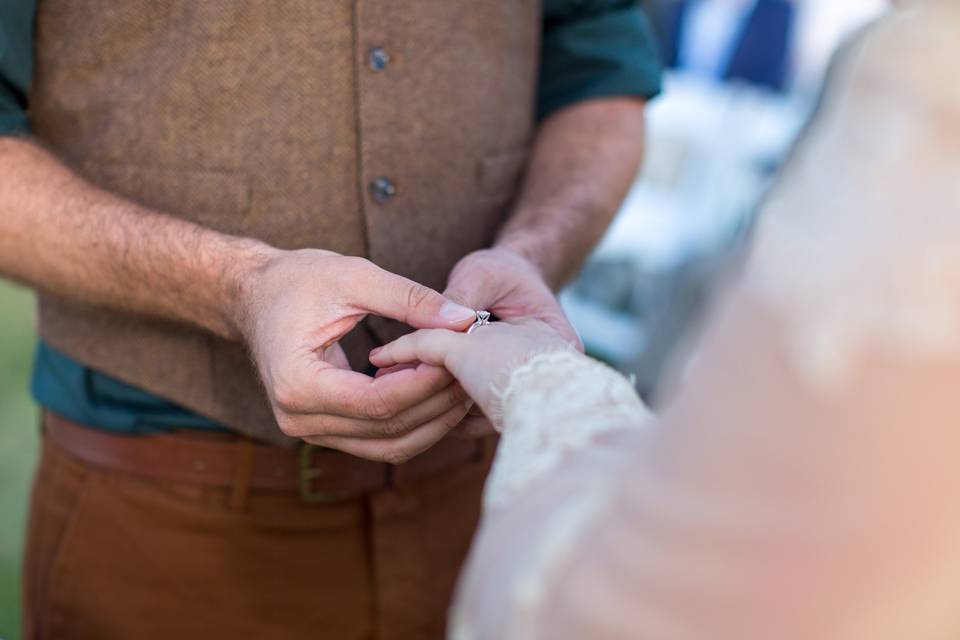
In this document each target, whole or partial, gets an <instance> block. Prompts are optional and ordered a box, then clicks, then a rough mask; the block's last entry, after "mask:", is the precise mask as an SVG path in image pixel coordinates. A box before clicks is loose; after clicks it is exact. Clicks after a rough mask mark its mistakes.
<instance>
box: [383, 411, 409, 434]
mask: <svg viewBox="0 0 960 640" xmlns="http://www.w3.org/2000/svg"><path fill="white" fill-rule="evenodd" d="M410 429H411V427H410V425H409V424H407V421H406V420H404V419H403V418H401V417H399V416H394V417H392V418H389V419H387V420H384V421H383V422H382V423H381V425H380V433H381V434H382V435H383V436H384V437H386V438H396V437H397V436H402V435H404V434H406V433H408V432H409V431H410Z"/></svg>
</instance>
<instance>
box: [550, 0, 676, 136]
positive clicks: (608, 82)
mask: <svg viewBox="0 0 960 640" xmlns="http://www.w3.org/2000/svg"><path fill="white" fill-rule="evenodd" d="M660 82H661V65H660V60H659V57H658V53H657V46H656V41H655V40H654V35H653V30H652V28H651V26H650V22H649V20H648V19H647V16H646V14H645V12H644V11H643V10H642V9H641V7H640V6H639V5H638V4H637V2H636V1H635V0H544V6H543V42H542V45H541V61H540V80H539V87H538V91H539V93H538V99H537V117H538V118H540V119H543V118H545V117H546V116H548V115H550V114H551V113H553V112H554V111H556V110H557V109H560V108H562V107H565V106H567V105H569V104H572V103H574V102H578V101H580V100H587V99H589V98H598V97H604V96H636V97H639V98H645V99H650V98H653V97H654V96H656V95H657V94H658V93H659V92H660Z"/></svg>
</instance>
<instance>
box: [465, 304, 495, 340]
mask: <svg viewBox="0 0 960 640" xmlns="http://www.w3.org/2000/svg"><path fill="white" fill-rule="evenodd" d="M488 324H490V312H489V311H484V310H482V309H481V310H479V311H477V319H476V320H474V322H473V324H472V325H470V328H469V329H467V333H468V334H470V333H473V330H474V329H476V328H477V327H482V326H484V325H488Z"/></svg>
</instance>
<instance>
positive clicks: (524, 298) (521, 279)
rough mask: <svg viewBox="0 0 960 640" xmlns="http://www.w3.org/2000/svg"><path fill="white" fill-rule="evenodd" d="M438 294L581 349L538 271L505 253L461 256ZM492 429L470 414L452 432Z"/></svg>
mask: <svg viewBox="0 0 960 640" xmlns="http://www.w3.org/2000/svg"><path fill="white" fill-rule="evenodd" d="M443 294H444V295H445V296H446V297H447V298H449V299H451V300H455V301H457V302H459V303H461V304H463V305H465V306H467V307H471V308H474V309H486V310H487V311H490V312H491V313H493V314H494V315H495V316H497V317H498V318H499V319H501V320H520V319H524V318H533V319H536V320H540V321H542V322H544V323H546V324H547V325H548V326H550V327H551V328H552V329H553V330H554V331H556V332H557V333H558V334H559V335H560V336H561V337H562V338H564V339H565V340H566V341H567V342H569V343H570V344H572V345H574V346H576V347H577V348H578V349H580V350H582V349H583V345H582V343H581V342H580V338H579V336H578V335H577V332H576V330H575V329H574V328H573V326H572V325H571V324H570V321H569V320H567V316H566V314H564V312H563V309H562V308H561V307H560V303H559V301H558V300H557V298H556V296H554V294H553V292H552V291H551V290H550V287H549V286H548V285H547V283H546V282H545V281H544V278H543V276H542V275H541V273H540V271H539V270H538V269H537V268H536V267H535V266H534V265H533V264H531V263H530V262H529V261H528V260H527V259H526V258H524V257H522V256H521V255H520V254H518V253H515V252H513V251H511V250H509V249H504V248H493V249H485V250H482V251H476V252H474V253H471V254H469V255H467V256H466V257H464V258H463V259H462V260H460V262H458V263H457V265H456V266H455V267H454V268H453V271H452V272H451V273H450V278H449V279H448V281H447V288H446V290H445V291H444V292H443ZM492 430H493V427H492V426H491V425H490V422H489V421H488V420H487V419H486V418H485V417H484V416H483V415H482V414H480V413H479V411H477V410H475V411H473V412H472V413H471V415H470V416H469V417H468V418H467V419H466V420H464V422H463V423H462V424H461V425H460V426H459V427H458V428H457V431H456V432H455V433H457V434H458V435H466V436H480V435H484V434H486V433H489V432H491V431H492Z"/></svg>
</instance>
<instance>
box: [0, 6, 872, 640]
mask: <svg viewBox="0 0 960 640" xmlns="http://www.w3.org/2000/svg"><path fill="white" fill-rule="evenodd" d="M646 5H647V7H648V9H649V11H650V15H651V17H652V18H653V20H654V23H655V25H656V27H657V31H658V33H659V36H660V41H661V45H662V52H663V58H664V60H665V61H666V63H667V64H668V66H669V67H670V70H669V72H668V75H667V79H666V84H665V91H664V93H663V95H662V96H661V97H660V98H658V99H657V100H656V101H655V102H654V103H653V104H652V105H651V106H650V108H649V109H648V137H647V146H648V150H647V160H646V166H645V168H644V171H643V173H642V174H641V176H639V177H638V179H637V182H636V184H635V185H634V187H633V189H632V190H631V192H630V194H629V196H628V197H627V200H626V202H625V204H624V206H623V209H622V211H621V212H620V214H619V216H618V218H617V220H616V222H615V223H614V225H613V227H612V228H611V229H610V231H609V233H608V234H607V235H606V237H605V238H604V240H603V242H602V243H601V245H600V247H599V248H598V250H597V251H596V253H595V254H594V255H593V257H592V258H591V259H590V261H589V263H588V264H587V266H586V268H585V269H584V271H583V273H582V275H581V276H580V277H579V278H578V279H577V280H576V282H574V283H573V284H572V285H571V286H570V287H569V288H568V289H567V290H566V291H564V292H563V294H562V300H563V303H564V306H565V307H566V309H567V311H568V313H569V314H570V316H571V318H572V320H573V322H574V324H575V325H576V326H577V328H578V330H579V331H580V332H581V335H582V337H583V339H584V343H585V345H586V346H587V349H588V351H589V352H590V353H592V354H593V355H595V356H597V357H600V358H602V359H604V360H606V361H608V362H610V363H611V364H613V365H615V366H617V367H618V368H620V369H622V370H624V371H627V372H631V373H635V374H636V376H637V385H638V387H639V389H640V391H641V392H642V393H643V394H644V395H645V396H646V397H648V398H651V397H655V394H656V389H657V383H658V381H659V380H660V377H661V375H662V372H663V365H664V362H665V360H666V359H667V357H668V356H669V354H670V353H671V352H672V351H673V350H674V348H675V347H676V345H677V343H678V342H679V341H680V340H681V339H682V338H683V337H684V335H685V334H686V333H687V332H688V331H689V329H690V327H691V325H692V324H693V322H694V321H695V319H696V318H697V317H698V316H699V314H700V312H701V311H702V309H703V308H704V305H705V304H706V303H707V302H708V301H709V294H710V291H711V290H712V289H713V286H714V284H715V283H716V280H717V278H719V277H721V276H722V275H723V274H724V272H725V271H726V270H728V269H729V267H730V266H731V264H732V262H733V259H734V257H735V256H736V255H737V248H738V247H740V246H742V244H743V242H744V240H745V238H746V236H747V234H748V232H749V229H750V227H751V225H752V223H753V212H754V210H755V205H756V203H757V201H758V200H759V199H760V198H761V197H762V195H763V193H764V191H765V189H766V188H767V186H768V185H769V183H770V181H771V179H772V177H773V176H774V174H775V172H776V171H777V169H778V167H779V166H780V164H781V162H782V161H783V158H784V156H785V154H786V152H787V151H788V149H789V147H790V144H791V142H792V141H793V139H794V137H795V136H796V135H797V133H798V131H799V130H800V128H801V127H802V126H803V123H804V121H805V119H806V118H807V116H808V114H809V113H810V110H811V109H812V108H813V106H814V105H815V102H816V98H817V95H818V92H819V89H820V85H821V82H822V78H823V74H824V71H825V69H826V65H827V62H828V60H829V58H830V55H831V54H832V53H833V51H834V50H835V48H836V47H837V46H838V44H839V43H840V42H841V41H842V40H843V39H844V38H845V37H847V36H848V35H849V34H850V33H851V32H853V31H855V30H856V29H858V28H860V27H862V26H863V25H864V24H865V23H867V22H869V21H870V20H872V19H874V18H876V17H877V16H879V15H880V14H881V13H882V12H883V10H884V8H885V5H886V2H885V1H884V0H843V2H838V1H837V0H793V1H791V0H651V1H649V2H647V3H646ZM33 341H34V329H33V299H32V297H31V295H30V294H29V292H27V291H25V290H23V289H20V288H17V287H15V286H14V285H12V284H9V283H6V282H4V281H2V280H0V424H2V426H0V639H5V640H13V639H14V638H17V637H18V632H17V628H18V616H19V604H18V603H19V563H20V555H21V546H22V540H23V526H24V522H25V516H26V505H27V499H28V491H29V481H30V475H31V473H32V469H33V465H34V463H35V461H36V456H37V429H36V424H37V413H36V410H35V408H34V406H33V405H32V403H31V401H30V399H29V396H28V393H27V379H28V376H29V371H30V360H31V356H32V352H33V347H34V344H33Z"/></svg>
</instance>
